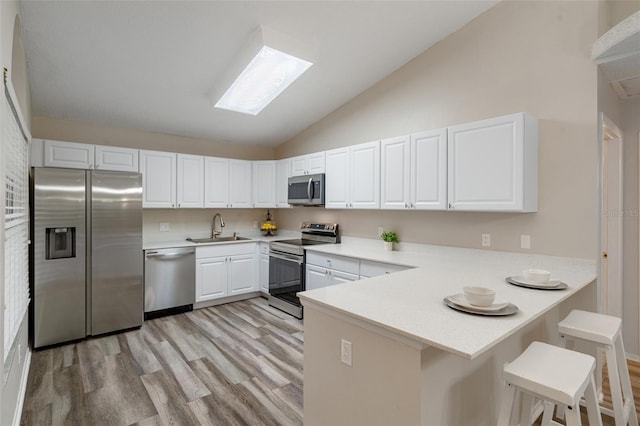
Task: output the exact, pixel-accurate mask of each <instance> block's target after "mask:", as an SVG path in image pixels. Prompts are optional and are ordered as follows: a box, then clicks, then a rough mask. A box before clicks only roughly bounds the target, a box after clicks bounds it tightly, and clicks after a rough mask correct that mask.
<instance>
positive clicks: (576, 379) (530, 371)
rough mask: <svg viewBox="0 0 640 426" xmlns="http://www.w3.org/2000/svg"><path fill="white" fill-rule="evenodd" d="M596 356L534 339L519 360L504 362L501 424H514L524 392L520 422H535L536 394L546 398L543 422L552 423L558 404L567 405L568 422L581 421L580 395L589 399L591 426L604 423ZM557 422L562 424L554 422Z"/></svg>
mask: <svg viewBox="0 0 640 426" xmlns="http://www.w3.org/2000/svg"><path fill="white" fill-rule="evenodd" d="M594 369H595V359H594V358H593V357H592V356H590V355H586V354H583V353H580V352H575V351H570V350H568V349H564V348H560V347H557V346H553V345H549V344H546V343H542V342H533V343H531V345H529V347H528V348H527V349H526V350H525V351H524V352H523V353H522V354H521V355H520V356H519V357H518V358H516V359H515V360H513V361H512V362H511V363H509V364H507V365H505V366H504V372H503V379H504V381H505V388H504V394H503V399H502V405H501V407H500V415H499V417H498V426H507V425H512V424H514V421H513V419H512V417H513V415H512V412H513V409H514V405H515V404H514V402H515V401H516V400H517V399H516V397H517V396H522V401H523V404H522V407H521V412H520V413H521V414H520V425H521V426H525V425H531V424H532V422H533V420H535V419H532V415H531V412H532V410H531V407H532V405H533V400H534V398H537V399H541V400H543V401H544V407H545V409H544V415H543V416H542V424H543V425H549V424H552V417H553V408H554V406H555V405H559V406H562V407H567V410H566V415H565V416H566V421H567V426H569V425H571V426H575V425H581V424H582V423H581V420H580V397H581V396H583V395H584V397H585V399H586V401H587V413H588V416H589V424H590V425H591V426H594V425H598V426H602V418H601V417H600V407H599V406H598V400H597V396H596V383H595V379H594V376H593V371H594ZM553 424H558V423H555V422H553Z"/></svg>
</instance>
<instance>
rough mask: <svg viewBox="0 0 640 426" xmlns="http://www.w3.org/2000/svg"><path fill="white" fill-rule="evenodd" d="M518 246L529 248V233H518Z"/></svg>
mask: <svg viewBox="0 0 640 426" xmlns="http://www.w3.org/2000/svg"><path fill="white" fill-rule="evenodd" d="M520 248H522V249H530V248H531V235H520Z"/></svg>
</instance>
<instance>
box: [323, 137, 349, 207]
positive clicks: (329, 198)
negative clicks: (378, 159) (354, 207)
mask: <svg viewBox="0 0 640 426" xmlns="http://www.w3.org/2000/svg"><path fill="white" fill-rule="evenodd" d="M326 158H327V169H326V170H327V171H326V176H325V181H324V185H325V192H324V204H325V207H326V208H328V209H331V208H332V209H346V208H348V207H349V201H350V198H349V185H348V182H349V179H350V176H349V172H350V167H349V148H338V149H332V150H331V151H327V152H326Z"/></svg>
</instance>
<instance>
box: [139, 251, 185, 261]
mask: <svg viewBox="0 0 640 426" xmlns="http://www.w3.org/2000/svg"><path fill="white" fill-rule="evenodd" d="M193 254H194V252H193V251H190V252H185V251H182V252H169V253H160V252H157V251H148V252H146V253H145V256H146V258H147V259H150V258H158V259H163V258H176V257H183V256H190V255H193Z"/></svg>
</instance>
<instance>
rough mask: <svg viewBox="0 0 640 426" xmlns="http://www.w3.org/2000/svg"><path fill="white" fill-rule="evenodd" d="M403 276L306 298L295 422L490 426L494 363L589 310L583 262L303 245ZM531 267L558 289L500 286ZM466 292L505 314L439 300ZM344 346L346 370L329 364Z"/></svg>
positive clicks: (591, 273) (591, 300)
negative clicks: (472, 289)
mask: <svg viewBox="0 0 640 426" xmlns="http://www.w3.org/2000/svg"><path fill="white" fill-rule="evenodd" d="M310 250H313V251H317V252H324V253H328V254H334V255H336V254H337V255H342V256H349V257H355V258H359V259H367V260H373V261H382V262H388V263H397V264H402V265H406V266H413V267H414V268H413V269H409V270H405V271H401V272H396V273H393V274H389V275H383V276H378V277H374V278H369V279H365V280H360V281H355V282H352V283H345V284H341V285H336V286H330V287H325V288H320V289H316V290H311V291H306V292H302V293H300V294H299V296H300V299H301V301H302V303H303V305H304V315H305V319H304V325H305V339H304V345H305V346H304V350H305V351H304V352H305V359H304V418H305V424H308V425H314V424H323V425H328V424H367V425H372V424H394V425H395V424H426V425H456V424H459V425H467V424H474V425H479V424H495V422H496V420H497V412H498V407H499V403H500V394H501V387H502V380H501V372H502V366H503V365H504V363H506V362H509V361H511V360H512V359H514V358H515V357H517V356H518V355H519V354H520V353H521V352H522V351H523V350H524V349H525V348H526V347H527V346H528V344H529V343H530V342H531V341H533V340H540V341H546V342H550V343H558V341H559V337H558V335H557V323H558V321H559V320H560V319H561V318H562V317H564V316H565V315H566V314H568V312H569V311H570V310H571V309H574V308H581V309H586V310H595V309H596V299H597V295H596V294H597V293H596V292H597V290H596V284H595V279H596V274H595V262H594V261H589V260H579V259H566V258H558V257H551V256H541V255H529V254H521V253H504V252H495V251H486V250H473V249H460V248H452V247H440V246H418V245H416V246H414V247H409V249H408V250H402V251H399V252H385V251H383V250H382V248H381V247H380V248H377V247H375V246H372V245H371V244H365V243H362V242H361V241H355V240H354V241H352V242H343V244H339V245H325V246H315V247H313V248H312V249H310ZM532 267H535V268H540V269H546V270H548V271H551V272H552V278H553V279H558V280H561V281H563V282H564V283H566V284H567V285H568V288H567V289H566V290H535V289H527V288H522V287H516V286H513V285H511V284H507V283H506V282H505V278H506V277H508V276H513V275H519V274H520V273H521V272H522V270H523V269H527V268H532ZM468 285H474V286H482V287H488V288H491V289H493V290H495V291H496V299H497V300H504V301H508V302H510V303H513V304H515V305H516V306H517V307H518V312H517V313H516V314H515V315H511V316H498V317H496V316H481V315H471V314H466V313H462V312H459V311H456V310H453V309H451V308H449V307H447V306H446V305H445V304H444V303H443V299H444V298H445V297H447V296H451V295H454V294H458V293H462V287H464V286H468ZM343 340H344V341H347V342H351V352H352V359H351V366H349V365H347V364H345V363H343V362H341V345H342V341H343Z"/></svg>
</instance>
